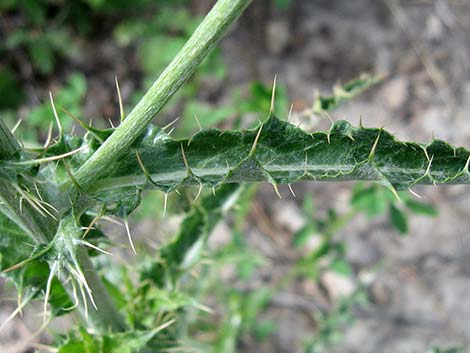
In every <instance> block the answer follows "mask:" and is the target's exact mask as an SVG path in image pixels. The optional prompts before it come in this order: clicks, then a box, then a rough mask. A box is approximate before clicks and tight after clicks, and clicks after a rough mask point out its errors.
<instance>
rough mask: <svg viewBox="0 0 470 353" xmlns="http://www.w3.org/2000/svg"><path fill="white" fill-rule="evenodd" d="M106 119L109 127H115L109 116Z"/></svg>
mask: <svg viewBox="0 0 470 353" xmlns="http://www.w3.org/2000/svg"><path fill="white" fill-rule="evenodd" d="M108 121H109V125H111V127H112V128H113V129H115V128H116V127H115V126H114V124H113V121H112V120H111V118H108Z"/></svg>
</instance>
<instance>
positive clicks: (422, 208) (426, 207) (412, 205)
mask: <svg viewBox="0 0 470 353" xmlns="http://www.w3.org/2000/svg"><path fill="white" fill-rule="evenodd" d="M405 204H406V207H408V208H409V209H410V211H411V212H413V213H416V214H422V215H425V216H429V217H436V216H437V210H436V208H435V207H433V206H432V205H430V204H427V203H424V202H420V201H415V200H406V201H405Z"/></svg>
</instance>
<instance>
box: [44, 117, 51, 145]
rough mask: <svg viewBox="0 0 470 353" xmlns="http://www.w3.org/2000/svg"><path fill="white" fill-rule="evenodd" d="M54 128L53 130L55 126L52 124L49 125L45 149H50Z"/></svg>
mask: <svg viewBox="0 0 470 353" xmlns="http://www.w3.org/2000/svg"><path fill="white" fill-rule="evenodd" d="M52 128H53V124H52V122H51V123H50V124H49V129H48V130H47V138H46V142H44V148H48V147H49V144H50V143H51V141H52Z"/></svg>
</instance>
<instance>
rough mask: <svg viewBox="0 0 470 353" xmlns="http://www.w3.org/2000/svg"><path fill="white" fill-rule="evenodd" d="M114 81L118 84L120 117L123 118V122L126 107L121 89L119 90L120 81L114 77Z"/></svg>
mask: <svg viewBox="0 0 470 353" xmlns="http://www.w3.org/2000/svg"><path fill="white" fill-rule="evenodd" d="M114 80H115V82H116V91H117V95H118V101H119V115H120V117H121V122H122V121H124V119H125V116H124V105H123V104H122V96H121V89H120V88H119V81H118V78H117V76H114Z"/></svg>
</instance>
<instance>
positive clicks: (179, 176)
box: [91, 163, 464, 192]
mask: <svg viewBox="0 0 470 353" xmlns="http://www.w3.org/2000/svg"><path fill="white" fill-rule="evenodd" d="M360 164H361V163H358V164H342V165H331V164H323V165H319V164H314V165H313V164H307V165H305V164H300V165H299V164H297V165H278V164H277V165H275V164H273V165H266V166H263V168H264V170H266V171H267V172H268V173H273V172H299V171H305V170H306V171H307V173H304V175H303V176H301V178H302V177H306V176H310V177H312V178H314V177H318V178H319V179H321V178H322V175H320V174H317V173H318V172H332V171H333V172H335V171H336V172H337V175H343V176H345V177H346V176H347V175H348V173H351V172H352V171H353V170H354V169H355V168H356V167H357V166H358V165H360ZM371 168H372V167H371ZM375 168H376V170H377V171H379V172H381V173H385V174H402V175H421V176H420V177H417V178H416V180H419V179H421V178H424V177H426V175H427V173H428V170H427V168H400V167H380V168H377V167H375ZM232 170H233V168H228V167H223V168H194V169H193V168H191V172H192V173H193V174H194V176H195V177H196V178H197V177H206V176H216V177H217V176H218V177H219V178H220V180H221V181H222V180H223V179H224V178H225V177H226V176H227V175H228V173H229V172H230V171H232ZM462 172H464V171H463V170H462ZM316 174H317V175H316ZM187 175H188V172H187V170H186V169H181V170H178V171H173V172H166V173H154V174H150V177H151V178H152V180H153V182H155V183H159V182H174V183H179V182H181V181H182V180H184V179H185V177H187ZM429 175H430V176H431V178H438V179H443V177H445V176H446V174H445V173H444V172H440V171H430V172H429ZM456 176H457V175H455V176H451V177H456ZM328 178H329V179H330V180H334V179H340V178H338V177H335V176H332V175H329V176H327V177H326V179H328ZM379 179H380V178H378V177H377V178H371V179H370V180H379ZM250 181H257V180H250V179H249V178H247V179H246V180H236V182H250ZM294 181H296V180H293V181H292V182H294ZM148 182H149V181H148V179H147V177H146V176H145V175H130V176H120V177H115V178H108V179H103V180H101V181H98V182H97V183H96V184H95V185H94V186H93V188H92V189H91V192H102V191H107V190H113V189H118V188H122V187H131V186H142V185H145V184H148ZM430 183H432V181H431V180H429V182H428V184H430ZM195 185H197V183H195Z"/></svg>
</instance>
